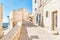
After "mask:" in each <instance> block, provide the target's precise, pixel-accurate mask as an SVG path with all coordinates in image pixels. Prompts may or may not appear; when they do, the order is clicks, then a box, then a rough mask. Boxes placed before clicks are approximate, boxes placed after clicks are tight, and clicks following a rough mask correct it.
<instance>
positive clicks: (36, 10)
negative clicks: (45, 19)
mask: <svg viewBox="0 0 60 40" xmlns="http://www.w3.org/2000/svg"><path fill="white" fill-rule="evenodd" d="M39 6H40V0H32V14H33V23H34V24H38V23H39V21H40V20H39V15H40V11H39Z"/></svg>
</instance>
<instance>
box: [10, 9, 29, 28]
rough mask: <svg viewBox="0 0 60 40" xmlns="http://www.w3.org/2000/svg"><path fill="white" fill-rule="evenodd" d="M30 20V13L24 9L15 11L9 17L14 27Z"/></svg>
mask: <svg viewBox="0 0 60 40" xmlns="http://www.w3.org/2000/svg"><path fill="white" fill-rule="evenodd" d="M28 18H29V12H28V11H27V10H26V9H24V8H21V9H18V10H13V11H12V12H11V14H10V16H9V25H10V26H12V27H14V26H15V25H16V24H17V23H18V22H22V21H23V20H24V21H26V20H28Z"/></svg>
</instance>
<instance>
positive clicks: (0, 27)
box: [0, 4, 3, 38]
mask: <svg viewBox="0 0 60 40" xmlns="http://www.w3.org/2000/svg"><path fill="white" fill-rule="evenodd" d="M2 35H3V33H2V4H0V38H1V37H2Z"/></svg>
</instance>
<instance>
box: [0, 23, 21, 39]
mask: <svg viewBox="0 0 60 40" xmlns="http://www.w3.org/2000/svg"><path fill="white" fill-rule="evenodd" d="M21 30H22V23H20V25H18V24H17V25H15V27H14V28H13V29H12V30H11V31H10V32H9V33H8V34H7V35H5V36H3V37H2V38H1V39H0V40H20V36H21Z"/></svg>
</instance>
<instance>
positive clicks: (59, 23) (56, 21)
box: [43, 0, 60, 30]
mask: <svg viewBox="0 0 60 40" xmlns="http://www.w3.org/2000/svg"><path fill="white" fill-rule="evenodd" d="M43 23H44V27H45V28H46V29H48V30H56V29H60V0H51V1H49V2H48V3H47V4H45V6H44V8H43Z"/></svg>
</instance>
